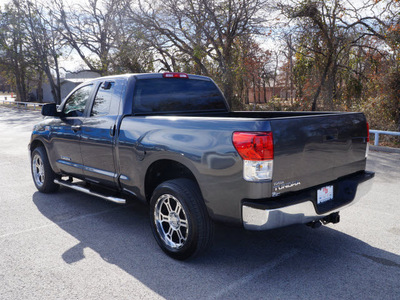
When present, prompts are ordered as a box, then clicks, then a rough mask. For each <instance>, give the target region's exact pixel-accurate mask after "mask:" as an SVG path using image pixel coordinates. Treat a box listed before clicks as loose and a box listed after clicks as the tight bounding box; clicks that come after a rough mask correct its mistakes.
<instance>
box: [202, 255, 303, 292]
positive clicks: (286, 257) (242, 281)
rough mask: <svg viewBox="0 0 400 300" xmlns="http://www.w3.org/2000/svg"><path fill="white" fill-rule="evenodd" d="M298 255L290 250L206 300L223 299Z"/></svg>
mask: <svg viewBox="0 0 400 300" xmlns="http://www.w3.org/2000/svg"><path fill="white" fill-rule="evenodd" d="M297 253H299V250H298V249H292V250H290V251H289V252H287V253H285V254H283V255H281V256H279V257H278V258H276V259H274V260H272V261H270V262H268V263H266V264H264V265H262V266H260V267H258V268H256V269H254V270H253V271H252V272H250V273H248V274H247V275H245V276H243V277H241V278H239V279H238V280H236V281H233V282H232V283H231V284H228V285H227V286H225V287H224V288H223V289H221V290H219V291H217V292H216V293H215V294H213V295H210V296H209V297H208V298H207V299H218V298H221V297H223V296H224V295H226V294H228V293H229V292H231V291H234V290H236V289H238V288H239V287H241V286H243V285H246V284H247V283H249V282H251V281H253V280H254V279H255V278H257V277H258V276H260V275H262V274H264V273H268V272H270V271H271V270H272V269H274V268H275V267H277V266H278V265H280V264H282V263H283V262H285V261H287V260H289V259H290V258H292V257H293V256H295V255H296V254H297Z"/></svg>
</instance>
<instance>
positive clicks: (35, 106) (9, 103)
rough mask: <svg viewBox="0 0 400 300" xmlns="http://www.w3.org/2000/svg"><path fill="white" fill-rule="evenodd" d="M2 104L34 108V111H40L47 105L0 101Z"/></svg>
mask: <svg viewBox="0 0 400 300" xmlns="http://www.w3.org/2000/svg"><path fill="white" fill-rule="evenodd" d="M0 103H3V104H4V105H9V106H16V107H18V108H20V107H21V108H25V109H28V108H33V109H34V110H36V109H38V110H40V109H41V107H42V106H43V105H45V104H46V103H36V102H16V101H14V100H6V99H4V100H0Z"/></svg>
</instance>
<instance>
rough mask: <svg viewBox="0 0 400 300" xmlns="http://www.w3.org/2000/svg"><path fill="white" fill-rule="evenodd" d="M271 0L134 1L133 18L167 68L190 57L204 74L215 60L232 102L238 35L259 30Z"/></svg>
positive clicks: (208, 71) (173, 66) (226, 93)
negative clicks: (268, 1) (266, 4)
mask: <svg viewBox="0 0 400 300" xmlns="http://www.w3.org/2000/svg"><path fill="white" fill-rule="evenodd" d="M265 3H266V0H220V1H213V0H165V1H147V0H144V1H139V6H138V8H137V6H136V5H132V4H131V5H130V9H131V16H132V21H133V22H135V23H138V24H140V25H141V28H142V31H143V34H144V36H145V38H146V39H147V40H148V41H149V43H150V45H151V46H152V48H153V49H154V50H156V51H157V52H158V54H159V57H160V62H161V64H162V65H163V67H164V68H165V69H167V70H177V69H179V60H181V61H182V60H185V58H188V59H186V60H187V61H188V60H191V61H192V62H193V63H194V69H195V70H196V72H197V73H199V74H205V75H209V74H210V70H211V69H212V65H213V64H216V65H217V66H218V69H219V71H220V75H221V76H222V84H223V90H224V93H225V96H226V97H227V99H228V101H229V102H230V103H232V99H233V96H234V95H233V90H232V86H233V84H234V77H235V76H234V73H233V71H232V70H233V68H234V64H235V61H234V56H235V55H234V51H235V50H234V48H235V47H234V44H235V40H236V39H238V38H240V37H242V36H245V35H250V34H257V33H260V31H261V28H262V25H263V21H264V19H263V18H262V15H263V13H262V12H263V9H264V5H265Z"/></svg>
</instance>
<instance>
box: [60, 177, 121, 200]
mask: <svg viewBox="0 0 400 300" xmlns="http://www.w3.org/2000/svg"><path fill="white" fill-rule="evenodd" d="M54 183H56V184H59V185H62V186H65V187H67V188H70V189H73V190H76V191H79V192H83V193H85V194H89V195H92V196H96V197H99V198H102V199H104V200H107V201H111V202H114V203H118V204H125V203H126V200H125V199H123V198H118V197H113V196H107V195H103V194H100V193H97V192H94V191H92V190H90V189H88V188H86V187H83V186H80V185H78V184H76V183H72V182H71V181H66V180H61V179H54Z"/></svg>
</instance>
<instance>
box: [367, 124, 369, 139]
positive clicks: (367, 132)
mask: <svg viewBox="0 0 400 300" xmlns="http://www.w3.org/2000/svg"><path fill="white" fill-rule="evenodd" d="M367 143H369V123H368V122H367Z"/></svg>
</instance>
